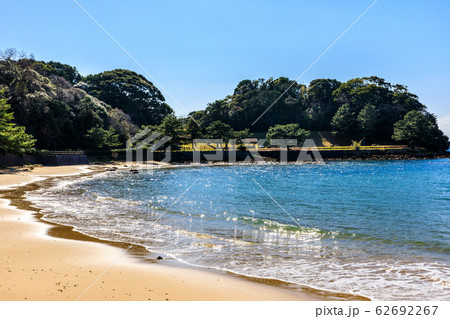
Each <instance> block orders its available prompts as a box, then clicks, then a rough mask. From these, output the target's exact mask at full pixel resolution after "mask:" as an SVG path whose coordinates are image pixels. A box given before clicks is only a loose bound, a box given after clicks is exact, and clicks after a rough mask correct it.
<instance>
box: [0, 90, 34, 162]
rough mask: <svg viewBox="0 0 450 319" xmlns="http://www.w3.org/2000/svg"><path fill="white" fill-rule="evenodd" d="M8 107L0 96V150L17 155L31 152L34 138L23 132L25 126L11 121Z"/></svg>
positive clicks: (11, 117) (11, 115) (12, 116)
mask: <svg viewBox="0 0 450 319" xmlns="http://www.w3.org/2000/svg"><path fill="white" fill-rule="evenodd" d="M1 94H2V92H1V91H0V95H1ZM0 97H1V96H0ZM10 108H11V107H10V106H9V105H8V104H7V103H6V99H2V98H0V152H1V153H11V154H19V155H22V154H24V153H29V152H32V151H33V150H34V144H35V142H36V140H35V139H34V138H33V136H31V135H29V134H27V133H25V127H23V126H17V125H16V124H14V123H13V120H14V115H13V113H12V112H10Z"/></svg>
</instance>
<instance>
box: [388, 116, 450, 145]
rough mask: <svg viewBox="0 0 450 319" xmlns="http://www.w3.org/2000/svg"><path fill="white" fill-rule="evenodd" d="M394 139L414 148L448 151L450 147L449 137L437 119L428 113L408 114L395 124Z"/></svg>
mask: <svg viewBox="0 0 450 319" xmlns="http://www.w3.org/2000/svg"><path fill="white" fill-rule="evenodd" d="M392 138H393V139H394V140H395V141H398V142H402V143H406V144H408V145H410V146H412V147H417V146H420V147H425V148H431V149H435V150H446V149H448V148H449V147H450V145H449V140H448V137H447V136H445V135H444V134H443V133H442V131H441V130H439V128H438V126H437V122H436V117H435V116H434V115H432V114H430V113H426V112H419V111H410V112H408V113H407V114H406V115H405V117H404V118H403V119H401V120H400V121H398V122H397V123H395V125H394V134H393V136H392Z"/></svg>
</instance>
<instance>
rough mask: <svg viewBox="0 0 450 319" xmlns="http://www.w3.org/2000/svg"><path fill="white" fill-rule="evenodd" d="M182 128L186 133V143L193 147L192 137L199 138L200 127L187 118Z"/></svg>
mask: <svg viewBox="0 0 450 319" xmlns="http://www.w3.org/2000/svg"><path fill="white" fill-rule="evenodd" d="M184 129H185V131H186V134H187V143H191V144H192V148H194V144H193V143H194V139H196V138H199V137H200V136H201V134H202V128H201V127H200V126H199V125H198V124H197V123H196V122H195V121H194V120H193V119H192V118H188V120H187V121H186V124H185V126H184Z"/></svg>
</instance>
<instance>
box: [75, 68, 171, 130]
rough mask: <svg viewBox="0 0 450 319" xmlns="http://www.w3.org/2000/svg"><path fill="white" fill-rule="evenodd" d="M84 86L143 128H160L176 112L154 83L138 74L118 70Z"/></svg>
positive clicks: (89, 78)
mask: <svg viewBox="0 0 450 319" xmlns="http://www.w3.org/2000/svg"><path fill="white" fill-rule="evenodd" d="M83 80H84V81H85V83H86V85H84V86H82V88H83V89H85V90H86V91H87V92H88V93H89V94H91V95H93V96H95V97H97V98H98V99H100V100H102V101H103V102H105V103H107V104H109V105H111V106H112V107H113V108H119V109H121V110H122V111H124V112H125V113H126V114H128V115H130V116H131V119H132V120H133V122H134V123H135V124H137V125H139V126H141V125H157V124H160V123H161V122H162V120H163V119H164V118H165V117H166V116H167V115H169V114H172V113H173V110H172V109H171V108H170V106H169V105H167V104H166V103H165V99H164V96H163V95H162V94H161V92H160V91H159V90H158V88H156V87H155V86H154V85H153V83H152V82H150V81H149V80H147V79H146V78H145V77H144V76H142V75H140V74H137V73H136V72H133V71H129V70H123V69H117V70H113V71H106V72H103V73H100V74H95V75H88V76H86V77H85V78H84V79H83Z"/></svg>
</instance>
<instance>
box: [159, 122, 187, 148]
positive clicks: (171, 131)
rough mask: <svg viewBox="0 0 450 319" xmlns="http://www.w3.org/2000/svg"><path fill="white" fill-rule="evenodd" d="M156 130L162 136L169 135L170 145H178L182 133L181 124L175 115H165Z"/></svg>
mask: <svg viewBox="0 0 450 319" xmlns="http://www.w3.org/2000/svg"><path fill="white" fill-rule="evenodd" d="M156 130H157V131H158V132H160V133H161V134H162V135H164V136H169V137H171V139H170V141H169V143H170V145H172V146H173V147H176V148H177V147H179V145H180V142H181V138H182V136H181V135H182V134H183V124H182V123H181V121H180V119H178V118H177V117H176V116H175V115H167V116H166V117H165V118H164V120H163V121H162V123H161V124H160V125H159V126H158V127H157V128H156Z"/></svg>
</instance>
